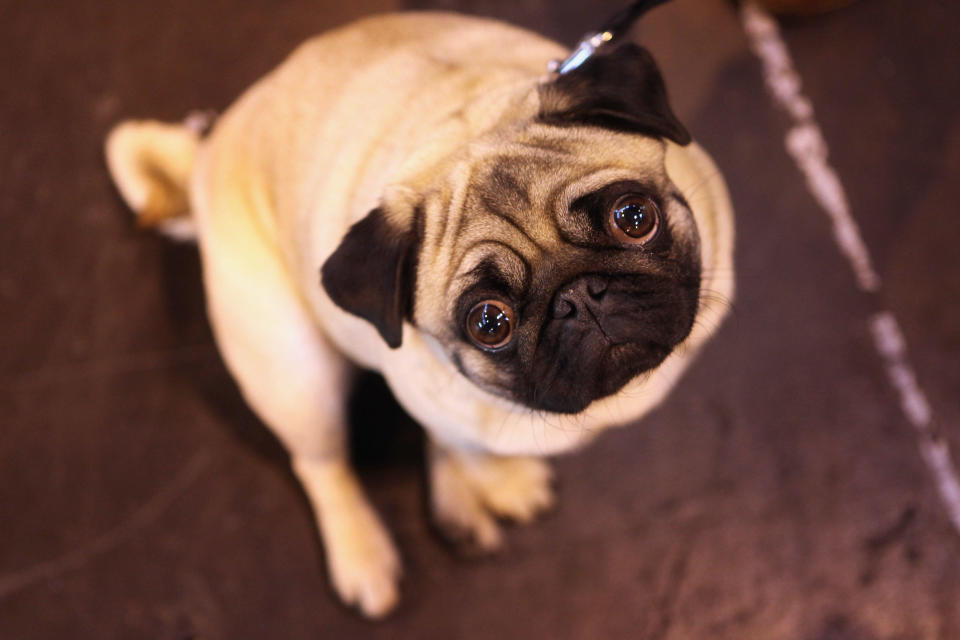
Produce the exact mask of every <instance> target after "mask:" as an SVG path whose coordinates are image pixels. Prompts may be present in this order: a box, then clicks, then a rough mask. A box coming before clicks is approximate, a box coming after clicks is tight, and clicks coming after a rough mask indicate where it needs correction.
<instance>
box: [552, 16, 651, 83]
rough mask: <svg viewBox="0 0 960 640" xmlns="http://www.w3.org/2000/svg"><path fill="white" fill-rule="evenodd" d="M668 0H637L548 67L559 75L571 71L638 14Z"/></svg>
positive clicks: (614, 36) (619, 32)
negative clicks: (565, 56) (563, 58)
mask: <svg viewBox="0 0 960 640" xmlns="http://www.w3.org/2000/svg"><path fill="white" fill-rule="evenodd" d="M668 1H669V0H637V1H636V2H634V3H633V4H631V5H630V6H628V7H626V8H625V9H623V10H622V11H620V12H619V13H617V14H616V15H615V16H613V17H612V18H610V19H609V20H607V21H606V22H605V23H604V24H603V26H602V27H600V29H599V30H598V31H593V32H590V33H588V34H587V35H585V36H584V37H583V39H581V40H580V42H578V43H577V46H575V47H574V48H573V52H572V53H571V54H570V55H569V56H568V57H567V58H566V59H565V60H553V61H551V62H550V64H549V65H548V68H549V69H550V71H553V72H555V73H558V74H561V75H562V74H564V73H567V72H569V71H573V70H574V69H576V68H577V67H579V66H580V65H582V64H583V63H584V62H586V61H587V59H588V58H589V57H590V56H592V55H593V54H594V53H596V51H597V50H598V49H600V48H601V47H603V46H604V45H606V44H608V43H610V41H612V40H613V39H614V38H617V37H619V36H621V35H623V33H625V32H626V31H628V30H629V29H630V27H631V26H632V25H633V23H634V22H636V21H637V19H638V18H640V16H642V15H643V14H645V13H646V12H647V11H650V10H651V9H653V8H655V7H657V6H659V5H661V4H663V3H664V2H668Z"/></svg>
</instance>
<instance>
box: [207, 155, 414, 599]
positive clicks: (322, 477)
mask: <svg viewBox="0 0 960 640" xmlns="http://www.w3.org/2000/svg"><path fill="white" fill-rule="evenodd" d="M239 157H240V156H237V158H239ZM204 164H205V163H204V161H203V160H201V167H200V171H201V172H202V171H204V166H203V165H204ZM220 166H221V167H222V166H223V165H222V164H221V165H220ZM213 173H216V171H213ZM226 173H227V174H230V175H232V176H236V175H238V174H236V173H232V174H231V172H230V171H227V172H226ZM222 176H223V174H221V177H222ZM227 180H234V182H232V183H230V184H227V183H224V182H222V181H221V182H219V183H217V178H216V177H214V178H213V179H210V176H209V175H201V176H200V178H199V180H198V181H197V182H198V183H202V187H201V188H199V189H198V194H197V196H198V197H195V198H194V206H195V207H196V212H197V220H198V229H199V232H200V234H199V244H200V253H201V257H202V262H203V276H204V284H205V287H206V291H207V305H208V312H209V315H210V319H211V322H212V325H213V328H214V334H215V336H216V339H217V343H218V345H219V347H220V351H221V353H222V354H223V357H224V360H225V361H226V363H227V366H228V368H229V370H230V372H231V373H232V374H233V376H234V378H235V379H236V380H237V382H238V383H239V386H240V389H241V391H242V393H243V395H244V397H245V398H246V400H247V402H248V403H249V405H250V406H251V407H252V408H253V409H254V411H255V412H256V413H257V414H258V415H259V417H260V418H261V420H263V422H264V423H266V425H267V426H268V427H270V429H271V430H272V431H273V432H274V433H275V434H276V435H277V436H278V438H279V439H280V440H281V442H282V443H283V444H284V445H285V446H286V448H287V450H288V451H289V452H290V457H291V465H292V467H293V471H294V473H295V474H296V476H297V478H298V479H299V480H300V482H301V484H302V485H303V488H304V490H305V492H306V494H307V497H308V498H309V499H310V503H311V505H312V506H313V509H314V515H315V518H316V522H317V525H318V527H319V529H320V533H321V536H322V538H323V544H324V549H325V552H326V559H327V568H328V570H329V573H330V577H331V580H332V582H333V586H334V588H335V589H336V591H337V592H338V593H339V595H340V597H341V598H342V599H343V600H344V601H345V602H347V603H349V604H353V605H355V606H357V607H358V608H359V609H360V610H361V611H362V612H363V613H364V614H366V615H368V616H371V617H379V616H382V615H384V614H386V613H388V612H389V611H390V610H391V609H392V608H393V607H394V605H395V604H396V602H397V597H398V593H397V582H398V579H399V572H400V562H399V558H398V556H397V553H396V550H395V548H394V545H393V543H392V541H391V540H390V537H389V535H388V533H387V531H386V529H385V528H384V525H383V524H382V523H381V521H380V519H379V518H378V517H377V514H376V513H375V512H374V510H373V508H372V506H371V505H370V503H369V502H368V500H367V498H366V496H365V495H364V492H363V490H362V488H361V485H360V483H359V481H358V479H357V477H356V476H355V474H354V472H353V470H352V469H351V468H350V466H349V462H348V455H347V444H346V442H347V439H346V437H345V429H346V420H345V411H346V409H345V405H346V397H347V392H348V387H349V384H350V378H351V374H352V370H351V365H349V364H348V363H347V362H346V360H345V359H344V358H343V356H342V355H341V354H340V353H339V352H338V351H337V350H335V349H334V348H333V347H332V346H331V345H330V343H329V342H328V341H327V339H326V338H325V337H324V336H323V334H322V333H321V331H320V330H319V328H318V327H317V325H316V323H315V322H314V318H313V316H312V314H310V312H309V310H308V309H307V307H306V306H305V304H304V302H303V299H302V297H301V296H300V294H299V293H298V291H297V289H296V288H295V286H294V284H293V282H292V281H291V278H290V276H289V273H288V271H287V268H286V265H285V264H284V263H283V261H282V260H281V258H280V256H279V255H278V253H277V252H276V249H275V246H274V245H273V244H272V243H271V242H270V241H269V240H268V239H266V238H265V237H264V233H263V229H262V227H260V226H259V225H258V221H257V219H256V216H255V215H254V214H252V213H251V211H253V210H254V208H253V207H254V205H251V203H250V201H249V200H248V199H245V197H244V194H243V193H242V191H243V187H244V186H249V185H250V184H251V182H252V181H253V180H252V179H250V180H248V179H246V178H233V177H230V178H227ZM238 185H239V186H238ZM234 187H236V188H234ZM318 286H319V285H318Z"/></svg>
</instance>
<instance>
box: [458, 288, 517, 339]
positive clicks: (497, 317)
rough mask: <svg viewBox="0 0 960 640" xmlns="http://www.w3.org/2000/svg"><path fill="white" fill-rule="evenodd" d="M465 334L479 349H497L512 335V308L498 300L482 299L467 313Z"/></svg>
mask: <svg viewBox="0 0 960 640" xmlns="http://www.w3.org/2000/svg"><path fill="white" fill-rule="evenodd" d="M467 335H468V336H470V339H471V340H473V343H474V344H475V345H477V346H478V347H480V348H481V349H499V348H500V347H503V346H505V345H506V344H507V343H508V342H510V338H512V337H513V309H511V308H510V305H508V304H506V303H505V302H501V301H499V300H484V301H483V302H479V303H477V304H475V305H473V308H472V309H470V313H468V314H467Z"/></svg>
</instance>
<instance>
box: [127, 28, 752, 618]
mask: <svg viewBox="0 0 960 640" xmlns="http://www.w3.org/2000/svg"><path fill="white" fill-rule="evenodd" d="M563 54H564V51H563V50H562V48H560V47H559V46H558V45H556V44H554V43H552V42H549V41H547V40H544V39H542V38H540V37H539V36H536V35H534V34H531V33H529V32H526V31H522V30H520V29H516V28H513V27H509V26H506V25H503V24H501V23H497V22H493V21H489V20H481V19H476V18H464V17H458V16H452V15H444V14H424V13H419V14H403V15H392V16H385V17H378V18H372V19H368V20H364V21H361V22H358V23H355V24H353V25H350V26H348V27H345V28H342V29H339V30H336V31H333V32H330V33H328V34H326V35H323V36H321V37H318V38H316V39H314V40H311V41H309V42H307V43H306V44H304V45H303V46H301V47H300V48H299V49H297V51H295V52H294V53H293V54H292V55H291V56H290V58H289V59H288V60H287V61H286V62H284V63H283V65H281V66H280V67H279V68H278V69H277V70H275V71H274V72H272V73H271V74H270V75H268V76H267V77H265V78H264V79H262V80H261V81H260V82H258V83H257V84H255V85H254V86H253V87H252V88H251V89H250V90H248V91H247V92H246V94H245V95H244V96H243V97H242V98H241V99H240V100H239V101H238V102H237V103H236V104H235V105H234V106H233V107H231V109H230V110H229V111H228V112H227V113H226V114H224V116H223V117H222V118H221V120H220V121H219V122H218V124H217V126H216V127H215V129H214V130H213V133H212V134H211V135H210V137H209V138H208V139H206V140H205V141H204V142H203V143H202V144H201V145H200V147H199V149H198V150H197V151H196V158H195V161H194V158H193V151H192V147H190V146H189V145H186V146H184V147H183V149H181V153H180V154H179V155H177V154H173V155H171V156H170V157H169V158H168V159H167V160H164V162H163V163H161V164H164V163H166V164H168V165H169V166H171V167H182V166H184V165H185V163H186V158H187V156H189V160H190V162H189V164H190V166H191V167H192V177H191V181H190V190H189V192H190V208H191V210H192V212H193V216H194V220H195V223H196V225H197V231H198V241H199V246H200V251H201V256H202V259H203V275H204V282H205V285H206V290H207V296H208V307H209V313H210V318H211V322H212V324H213V328H214V332H215V335H216V338H217V342H218V344H219V346H220V349H221V351H222V353H223V356H224V359H225V360H226V362H227V365H228V367H229V369H230V371H231V373H232V374H233V375H234V376H235V377H236V379H237V381H238V383H239V384H240V387H241V389H242V391H243V394H244V396H245V398H246V399H247V401H248V402H249V403H250V405H251V406H252V407H253V408H254V410H255V411H256V412H257V413H258V415H259V416H260V417H261V418H262V419H263V421H264V422H265V423H266V424H267V425H268V426H269V427H270V428H271V429H272V430H273V431H274V432H275V433H276V434H277V435H278V437H279V438H280V439H281V440H282V441H283V443H284V444H285V445H286V447H287V448H288V449H289V451H290V453H291V457H292V464H293V469H294V471H295V473H296V474H297V476H298V478H299V479H300V480H301V482H302V483H303V485H304V488H305V490H306V492H307V494H308V496H309V497H310V499H311V502H312V504H313V505H314V508H315V511H316V517H317V521H318V526H319V528H320V530H321V532H322V535H323V539H324V543H325V549H326V553H327V558H328V566H329V570H330V572H331V577H332V580H333V583H334V586H335V587H336V589H337V591H338V592H339V593H340V595H341V597H343V598H344V599H345V600H346V601H347V602H350V603H353V604H356V605H357V606H358V607H360V608H361V610H362V611H364V612H365V613H366V614H367V615H371V616H379V615H383V614H384V613H386V612H387V611H389V610H390V609H391V608H392V607H393V606H394V605H395V603H396V601H397V589H396V581H397V578H398V576H399V563H398V560H397V554H396V551H395V550H394V549H393V546H392V543H391V542H390V539H389V536H388V535H387V533H386V531H385V529H384V528H383V526H382V525H381V524H380V522H379V520H378V519H377V517H376V514H375V513H374V512H373V510H372V509H371V508H370V506H369V505H368V503H367V502H366V500H365V498H364V497H363V494H362V491H361V489H360V486H359V483H358V482H357V480H356V478H355V477H354V475H353V473H352V472H351V470H350V469H349V467H348V465H347V462H346V451H345V437H344V428H345V424H344V400H345V396H346V392H347V381H348V375H347V370H348V368H349V366H350V364H349V363H352V364H355V365H360V366H363V367H369V368H372V369H375V370H377V371H380V372H381V373H382V374H383V375H384V376H385V378H386V380H387V382H388V384H389V385H390V387H391V389H392V390H393V392H394V394H395V395H396V397H397V399H398V400H399V401H400V403H401V404H402V405H403V406H404V407H405V408H406V409H407V410H408V411H409V412H410V413H411V414H412V415H413V416H414V417H415V418H416V419H417V420H418V421H419V422H420V423H421V424H422V425H423V426H424V428H425V429H426V430H427V431H428V433H429V434H430V438H431V442H432V444H431V456H430V460H431V477H432V479H433V482H434V483H435V487H434V490H433V493H432V499H433V508H434V512H435V517H436V518H437V519H438V521H440V522H447V523H453V524H455V525H456V527H459V528H460V529H461V530H463V531H465V532H466V534H467V535H469V536H471V537H472V538H473V539H474V540H475V541H477V542H478V543H479V545H480V546H481V547H483V548H487V549H492V548H495V547H497V546H498V545H499V543H500V540H501V536H500V532H499V529H498V527H497V525H496V523H495V520H494V517H496V516H502V517H511V518H515V519H520V520H527V519H529V518H531V517H532V516H533V515H535V514H536V513H537V512H538V511H539V510H541V509H543V508H545V507H546V506H548V505H549V504H550V503H551V501H552V493H551V492H550V489H549V472H548V470H547V469H546V467H545V466H544V465H543V464H542V463H540V462H539V461H535V460H532V459H530V458H509V457H504V456H542V455H546V454H552V453H558V452H561V451H565V450H569V449H571V448H574V447H576V446H579V445H581V444H583V443H584V442H586V441H588V440H589V439H590V438H592V437H594V436H595V435H596V434H597V433H599V432H600V431H602V430H603V429H604V428H607V427H609V426H611V425H616V424H623V423H627V422H632V421H634V420H636V419H637V418H639V417H640V416H642V415H643V414H644V413H646V412H647V411H648V410H649V409H650V408H651V407H653V406H654V405H656V404H657V403H658V402H659V401H660V400H661V399H662V398H663V397H664V396H665V395H666V393H667V391H668V390H669V389H670V388H671V387H672V386H673V384H674V382H675V381H676V379H677V378H678V377H679V375H680V374H681V372H682V371H683V370H684V369H685V368H686V366H687V364H688V363H689V362H690V359H691V358H692V357H693V355H694V354H695V352H696V351H697V350H698V349H699V347H700V346H701V345H702V344H703V342H704V341H705V340H706V339H707V338H708V336H709V334H710V333H711V332H712V331H713V330H714V329H715V328H716V327H717V326H718V325H719V323H720V320H721V319H722V317H723V314H724V312H725V308H724V307H722V306H711V305H705V306H704V307H703V308H702V309H701V311H700V314H699V316H698V322H697V325H696V327H695V328H694V330H693V333H692V334H691V335H690V336H689V337H688V339H687V340H686V342H685V344H684V345H682V347H681V348H680V349H677V350H676V351H675V352H674V354H673V355H671V356H669V358H668V359H667V360H666V362H664V363H663V364H662V365H661V366H660V367H658V368H657V369H656V370H655V371H653V372H652V373H650V374H649V375H646V376H643V377H642V378H638V379H636V380H634V381H633V382H631V383H629V384H628V385H627V387H626V388H625V389H623V391H622V392H620V393H619V394H617V395H615V396H612V397H609V398H606V399H603V400H600V401H597V402H595V403H594V404H593V405H591V406H590V407H588V409H587V410H586V411H584V412H583V413H581V414H579V415H575V416H571V415H560V414H557V415H545V414H543V413H542V412H532V411H530V410H527V409H525V408H524V407H522V406H520V405H517V404H514V403H513V402H511V401H509V400H506V399H504V398H503V397H501V396H500V395H496V394H495V393H491V391H490V390H487V389H484V388H481V387H480V386H477V385H476V384H474V383H472V382H471V381H470V380H468V379H467V378H466V377H464V376H463V375H462V374H460V373H459V372H458V371H457V369H456V368H455V367H454V366H453V364H452V362H451V347H450V341H449V340H447V339H445V338H446V337H447V336H446V334H447V333H449V332H450V327H449V326H448V323H447V321H446V320H445V318H448V317H449V304H450V303H451V300H453V299H454V298H455V293H456V290H457V289H456V288H457V286H458V285H457V282H456V280H457V276H458V275H459V274H462V273H465V272H466V271H467V270H468V269H469V265H470V263H471V260H474V259H476V256H471V255H469V252H467V251H466V250H465V249H464V248H465V247H467V246H469V244H468V243H469V241H470V240H471V239H474V238H476V237H479V236H484V237H496V234H497V233H500V232H501V230H498V228H497V227H496V226H495V225H494V224H493V223H491V222H490V221H489V220H487V221H485V222H484V221H480V222H477V223H476V224H475V225H474V226H471V225H467V226H466V227H465V228H464V229H465V230H464V232H463V235H462V236H460V237H444V235H443V234H444V231H443V228H444V226H446V228H447V229H448V230H449V229H450V228H452V224H453V223H454V222H455V220H452V219H447V216H448V215H449V216H454V217H455V216H457V215H460V214H461V212H466V211H469V207H467V206H466V204H465V202H464V198H465V197H466V195H467V191H468V189H467V186H468V185H470V184H472V182H471V181H475V180H476V179H477V177H478V176H479V175H481V174H483V172H485V171H488V170H489V169H490V167H491V166H495V165H496V162H497V161H498V159H500V158H503V157H505V156H508V155H515V156H518V157H523V158H527V159H528V160H530V159H532V160H531V162H532V161H533V160H535V159H536V158H537V157H538V156H539V157H545V156H544V154H546V156H549V153H548V152H545V151H543V150H541V151H536V150H535V149H534V148H533V147H530V146H529V145H526V143H528V142H530V141H531V140H538V141H543V140H546V139H551V140H552V141H553V142H552V144H555V145H556V146H557V147H558V148H559V147H563V148H565V149H567V152H565V153H564V154H563V155H564V158H563V161H562V162H560V161H557V162H555V163H553V164H552V165H551V164H550V162H549V160H550V158H549V157H547V161H548V162H547V164H546V165H544V167H543V168H542V169H541V170H537V171H532V170H531V171H532V173H531V184H530V186H531V189H532V190H533V191H532V197H533V198H541V197H543V194H544V193H546V191H547V189H548V187H551V188H552V187H555V186H557V185H558V184H561V185H568V186H566V187H565V188H566V189H567V191H566V192H565V195H564V197H565V198H568V199H572V198H574V197H576V195H577V194H579V193H583V192H585V191H586V190H588V189H589V188H590V187H591V186H592V185H596V184H597V181H598V180H600V179H601V178H603V179H609V178H610V177H611V176H618V175H632V174H635V173H636V172H637V171H638V170H640V171H644V172H647V173H649V174H650V175H653V176H655V178H656V179H657V180H659V181H664V182H666V181H671V182H672V183H673V184H674V185H675V186H676V187H677V189H678V190H679V191H680V192H681V193H682V194H684V195H685V196H686V198H687V199H688V201H689V202H690V204H691V207H692V210H693V216H694V220H695V223H696V227H697V228H698V229H699V234H700V239H701V243H702V251H701V255H702V260H703V268H704V273H705V277H704V280H703V285H702V289H703V291H704V292H710V294H711V295H718V296H721V297H723V298H725V299H730V298H731V297H732V294H733V271H732V262H731V261H732V257H731V256H732V246H733V237H732V229H733V224H732V220H731V215H732V214H731V208H730V204H729V200H728V198H727V194H726V190H725V187H724V184H723V180H722V177H721V176H720V174H719V172H718V171H717V169H716V167H715V166H714V165H713V163H712V162H711V161H710V159H709V158H708V157H707V155H706V154H705V153H704V152H703V151H702V150H701V149H700V148H699V147H697V146H696V145H690V146H688V147H680V146H677V145H675V144H672V143H659V142H654V141H652V140H650V139H648V138H644V137H642V136H631V135H625V134H615V133H610V132H606V131H603V130H599V129H592V128H587V127H583V128H566V129H563V130H561V129H559V128H554V127H548V126H545V125H536V124H530V122H531V120H533V118H534V116H535V114H536V112H537V108H538V98H537V92H536V87H537V85H538V83H540V82H542V81H543V80H544V79H545V78H544V76H545V71H544V70H545V65H546V62H547V61H548V60H550V59H552V58H558V57H562V56H563ZM121 126H125V125H121ZM157 126H163V125H157ZM128 131H131V130H128ZM146 131H147V130H142V132H143V133H144V136H146V135H147V134H146ZM156 131H158V130H151V133H150V135H153V134H154V133H156ZM115 135H116V136H119V135H120V134H119V132H118V133H117V134H115ZM183 135H184V134H183V132H182V131H179V130H168V133H167V134H165V135H161V136H160V141H157V140H153V139H147V138H146V137H144V138H143V139H142V140H141V143H142V145H143V146H144V147H145V148H149V149H152V150H160V149H161V148H167V147H170V146H176V143H177V141H178V140H179V141H180V142H183V141H184V138H183ZM118 139H119V138H118ZM109 146H110V145H108V147H109ZM185 150H186V151H185ZM108 158H111V161H110V168H111V171H112V173H113V175H114V178H115V180H116V181H117V182H118V184H119V185H120V188H121V191H123V192H124V195H125V197H126V199H127V201H128V202H130V203H131V205H132V206H133V207H134V208H135V209H137V210H138V211H146V212H147V213H146V215H150V216H154V217H157V218H162V217H164V216H168V215H172V212H173V211H174V210H176V209H179V208H181V204H180V203H179V202H178V201H177V200H176V198H175V197H171V196H170V195H169V194H167V195H162V196H154V195H149V196H146V197H145V196H143V193H144V192H146V193H151V192H150V191H149V190H144V189H142V188H141V189H140V190H139V191H137V189H133V190H131V189H130V188H125V186H124V185H125V184H128V185H129V184H134V183H137V179H134V180H131V179H130V178H129V176H130V175H131V174H134V175H137V176H140V177H143V178H146V177H147V176H145V175H144V174H143V172H142V171H141V172H139V173H138V172H137V171H135V170H132V167H133V166H134V165H136V163H137V160H136V159H135V158H134V157H132V156H130V155H124V154H122V153H110V152H109V149H108ZM638 158H641V160H640V165H639V168H638V160H637V159H638ZM534 164H535V163H534ZM165 166H166V165H165ZM551 167H552V168H551ZM598 172H600V173H601V174H602V175H599V174H598ZM165 175H168V174H165ZM138 179H139V178H138ZM176 180H177V181H178V180H179V174H178V177H177V178H176ZM144 181H145V182H149V183H150V184H153V185H154V186H155V187H157V188H160V187H162V186H163V184H164V181H163V180H159V181H158V180H153V181H152V182H151V181H149V180H146V179H145V180H144ZM177 181H174V184H178V182H177ZM537 189H541V191H540V192H538V191H537ZM128 191H129V192H130V194H132V195H128V193H127V192H128ZM134 191H136V193H133V192H134ZM159 193H161V194H166V193H167V190H165V189H160V191H159ZM418 198H423V199H424V202H425V207H426V220H427V225H426V236H425V241H424V247H423V250H422V253H421V256H420V265H419V270H418V274H417V275H418V278H417V281H418V287H417V291H416V296H415V319H416V323H417V325H418V326H419V327H420V330H418V329H416V328H414V327H413V326H411V325H407V326H405V327H404V332H403V343H402V346H401V347H400V348H399V349H395V350H391V349H389V348H388V347H387V345H386V344H385V343H384V341H383V340H382V339H381V337H380V336H379V335H378V334H377V332H376V331H375V330H374V329H373V328H372V326H371V325H370V324H369V323H367V322H366V321H364V320H361V319H359V318H357V317H355V316H352V315H350V314H348V313H346V312H344V311H343V310H341V309H340V308H339V307H337V306H336V305H334V304H333V303H332V301H331V300H330V299H329V298H328V297H327V295H326V293H325V292H324V290H323V288H322V287H320V286H319V284H318V269H319V268H320V266H321V265H322V264H323V263H324V262H325V260H326V259H327V257H329V256H330V255H331V253H332V252H333V251H334V250H335V249H336V247H337V246H338V244H339V242H340V240H341V238H342V237H343V236H344V234H345V233H346V231H347V229H348V228H349V227H350V225H351V224H352V223H354V222H356V221H357V220H359V219H361V218H362V217H363V216H365V215H366V214H367V212H368V211H369V210H370V209H371V208H373V207H374V206H377V205H378V204H383V205H384V206H385V210H386V211H387V212H388V214H389V215H390V216H392V218H391V220H392V222H393V223H395V224H397V225H398V226H403V225H406V224H409V223H410V219H411V217H412V216H413V204H414V202H416V201H417V199H418ZM150 212H153V213H150ZM443 220H446V225H443V224H441V221H443ZM471 224H473V223H471ZM690 224H691V225H692V224H693V221H690ZM503 232H504V233H508V232H506V231H503ZM536 233H537V234H539V237H541V238H542V239H543V240H544V242H545V243H547V244H549V243H550V242H551V234H554V233H555V230H553V229H552V228H551V227H550V226H549V225H546V224H544V225H543V226H542V227H540V228H538V230H537V232H536ZM510 242H513V243H517V242H518V240H517V239H516V237H515V236H514V237H512V238H511V239H510ZM518 247H519V245H518ZM518 250H522V251H529V250H531V249H530V248H529V247H526V248H524V247H519V248H518ZM461 356H462V357H463V358H464V360H465V365H466V366H467V367H468V368H472V369H474V370H476V371H477V372H478V375H480V376H486V378H487V379H489V381H490V385H489V387H488V388H492V387H495V386H496V384H495V383H496V380H495V372H491V371H489V367H488V366H487V365H485V364H484V363H482V362H480V361H479V359H478V358H476V357H474V356H473V355H471V354H470V353H467V352H463V353H461ZM484 367H487V368H486V373H484Z"/></svg>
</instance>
